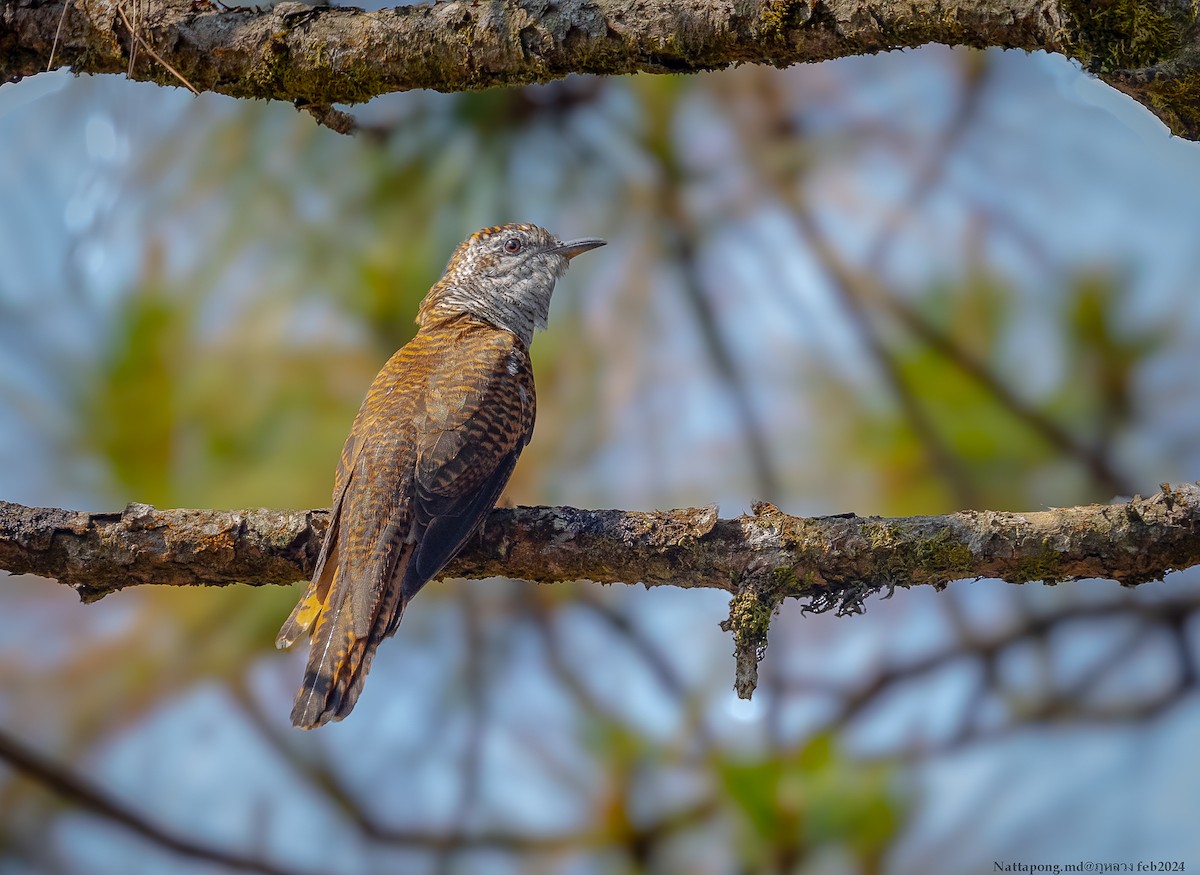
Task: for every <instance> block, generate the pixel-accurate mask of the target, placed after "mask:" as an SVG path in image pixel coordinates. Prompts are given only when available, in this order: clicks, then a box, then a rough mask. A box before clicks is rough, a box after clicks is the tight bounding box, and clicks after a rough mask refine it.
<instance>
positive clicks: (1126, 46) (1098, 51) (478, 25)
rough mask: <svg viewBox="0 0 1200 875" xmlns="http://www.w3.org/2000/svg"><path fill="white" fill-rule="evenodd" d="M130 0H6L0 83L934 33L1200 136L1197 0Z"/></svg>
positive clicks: (626, 67)
mask: <svg viewBox="0 0 1200 875" xmlns="http://www.w3.org/2000/svg"><path fill="white" fill-rule="evenodd" d="M129 2H130V0H0V82H9V81H16V80H18V79H21V78H23V77H25V76H31V75H34V74H35V73H38V72H41V71H43V70H47V69H50V68H52V67H68V68H70V69H72V70H74V71H76V72H80V73H126V72H127V71H129V70H130V68H131V64H130V56H131V54H132V55H133V56H134V63H133V64H132V76H133V78H135V79H148V80H152V81H156V82H160V83H163V84H173V85H177V84H179V83H180V82H181V81H184V82H186V83H187V84H188V85H189V86H190V87H193V88H195V89H198V90H201V91H216V92H220V93H222V94H229V95H232V96H234V97H254V98H271V99H276V100H287V101H291V102H293V103H295V104H296V105H298V106H302V107H304V108H315V109H316V110H317V112H315V113H314V114H315V115H316V116H317V117H318V118H322V117H324V116H325V115H327V108H328V107H329V106H330V105H332V104H334V103H358V102H362V101H366V100H369V99H371V98H372V97H375V96H377V95H379V94H383V93H386V92H391V91H401V90H408V89H413V88H432V89H436V90H439V91H462V90H468V89H476V88H485V87H489V86H494V85H520V84H525V83H530V82H545V81H549V80H551V79H556V78H560V77H562V76H565V75H567V74H569V73H595V74H607V75H613V74H622V73H633V72H651V73H688V72H696V71H699V70H714V69H721V68H725V67H729V66H732V65H736V64H743V63H754V64H770V65H773V66H776V67H786V66H791V65H792V64H797V63H805V62H811V61H821V60H826V59H829V58H837V57H844V56H848V55H859V54H867V53H872V52H878V51H884V50H888V49H898V48H908V47H916V46H920V45H924V44H926V43H942V44H946V45H970V46H978V47H984V46H1001V47H1005V48H1020V49H1025V50H1027V51H1034V50H1038V49H1044V50H1047V51H1052V52H1061V53H1062V54H1065V55H1067V56H1068V57H1071V58H1074V59H1076V60H1078V61H1079V62H1080V63H1081V64H1083V66H1084V67H1085V68H1086V69H1088V70H1090V71H1092V72H1094V73H1096V74H1098V75H1099V76H1100V77H1101V78H1103V79H1104V80H1105V81H1107V82H1109V83H1110V84H1112V85H1114V86H1116V87H1117V88H1120V89H1121V90H1123V91H1125V92H1126V93H1128V94H1130V95H1131V96H1133V97H1134V99H1136V100H1138V101H1139V102H1141V103H1143V104H1144V105H1146V106H1147V107H1149V108H1150V109H1151V110H1152V111H1153V112H1155V113H1156V114H1158V116H1159V117H1160V118H1161V119H1162V120H1163V121H1164V122H1165V123H1166V124H1167V125H1168V126H1169V127H1170V128H1171V130H1172V131H1174V132H1175V133H1177V134H1180V135H1181V136H1186V137H1190V138H1192V139H1197V138H1200V31H1198V28H1197V20H1196V18H1197V17H1196V6H1195V5H1194V4H1193V3H1192V2H1191V0H999V2H997V0H958V2H953V3H951V2H948V0H902V2H901V0H872V2H868V3H863V2H861V0H736V2H734V0H690V2H682V3H681V2H677V0H482V2H481V0H449V2H439V3H434V4H429V5H418V6H401V7H397V8H394V9H384V10H379V11H371V12H367V11H363V10H361V9H354V8H349V7H312V6H305V5H301V4H298V3H282V4H280V5H278V6H277V7H275V8H274V9H272V10H265V11H261V12H260V11H234V12H229V11H219V7H218V5H216V4H215V3H213V2H206V0H139V7H138V8H139V9H140V10H141V13H142V14H140V15H138V16H134V15H132V14H122V13H123V12H127V10H126V4H127V3H129ZM131 8H132V7H131ZM128 22H134V25H133V26H134V27H136V28H137V29H138V30H139V34H138V35H137V36H136V37H135V35H134V34H132V33H131V32H130V26H129V24H128ZM135 44H137V45H138V46H140V47H142V48H143V49H145V50H143V51H134V47H135ZM168 65H169V66H168ZM338 118H339V119H340V120H341V121H344V119H342V118H341V117H340V116H338ZM342 127H344V125H339V129H341V128H342Z"/></svg>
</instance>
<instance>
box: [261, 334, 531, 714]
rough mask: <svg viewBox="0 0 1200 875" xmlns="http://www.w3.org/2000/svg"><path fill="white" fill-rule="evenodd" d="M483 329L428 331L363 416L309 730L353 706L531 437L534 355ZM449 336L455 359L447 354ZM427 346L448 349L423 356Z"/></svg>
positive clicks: (316, 660) (375, 390) (308, 679)
mask: <svg viewBox="0 0 1200 875" xmlns="http://www.w3.org/2000/svg"><path fill="white" fill-rule="evenodd" d="M476 326H477V328H476V329H474V330H471V329H469V328H468V329H466V330H464V329H462V328H461V327H459V328H456V329H455V330H454V331H453V332H452V335H453V336H452V338H450V339H447V338H436V337H422V336H421V335H418V339H417V340H416V341H414V344H415V345H410V347H411V349H410V350H409V351H410V354H409V355H408V357H407V358H406V359H401V356H400V354H398V356H397V357H396V358H394V359H393V361H392V362H389V364H388V366H386V367H385V368H384V370H383V371H381V372H380V375H379V377H377V378H376V381H375V384H374V385H373V386H372V388H371V391H370V392H369V393H368V396H367V400H366V401H365V402H364V403H363V411H372V412H373V413H372V415H371V416H369V417H368V418H366V419H364V420H363V421H362V422H361V423H360V422H359V421H356V424H355V434H356V435H357V445H356V446H355V447H354V448H353V449H352V451H351V454H350V459H351V461H350V464H349V469H348V471H347V472H346V475H345V484H344V486H343V489H342V497H341V503H340V507H339V511H338V519H337V520H336V523H337V526H338V531H337V533H336V534H333V535H327V539H328V538H333V541H332V542H331V543H332V545H333V546H331V547H330V549H329V550H328V551H326V552H327V553H328V557H327V560H326V568H327V569H328V568H329V567H333V571H332V572H329V571H327V570H326V571H324V572H323V576H324V575H330V576H331V579H330V582H329V584H328V585H327V586H328V588H327V590H326V591H325V595H324V598H323V601H322V602H321V604H320V607H319V608H316V609H313V614H314V615H315V616H316V617H317V620H316V629H315V631H314V633H313V642H312V650H311V651H310V654H309V661H308V667H307V670H306V672H305V677H304V685H303V687H302V688H301V691H300V694H299V696H297V699H296V704H295V707H294V708H293V710H292V722H293V723H294V724H296V725H297V726H302V727H305V728H308V727H314V726H320V725H321V724H323V723H326V722H328V721H329V720H336V719H341V718H342V717H344V716H346V715H347V714H349V713H350V710H351V709H352V708H353V707H354V703H355V702H356V701H357V699H358V695H359V693H360V692H361V690H362V685H363V681H364V680H365V678H366V675H367V671H368V669H369V668H370V664H371V659H372V656H373V655H374V652H375V648H376V647H377V646H378V645H379V642H380V641H382V640H383V639H384V638H386V637H387V636H388V635H391V634H392V633H393V632H395V630H396V628H397V626H398V625H399V623H400V618H401V616H402V615H403V612H404V607H405V605H406V604H407V603H408V601H409V599H411V598H412V597H413V596H414V595H415V594H416V593H417V591H418V590H419V589H420V588H421V587H422V586H424V585H425V583H426V582H428V581H429V579H430V578H432V577H433V576H435V575H436V574H437V573H438V572H439V571H441V569H442V568H443V567H444V566H445V564H446V563H447V562H449V561H450V559H452V558H453V557H454V555H455V553H457V552H458V551H459V550H460V549H461V547H462V545H463V543H464V542H465V541H466V540H467V538H469V537H470V536H471V534H472V533H473V532H474V531H475V530H476V529H477V528H478V526H479V525H480V523H481V522H482V521H483V518H484V517H485V516H486V514H487V512H488V511H489V510H491V508H492V506H493V505H494V504H495V502H496V499H497V498H498V497H499V495H500V493H501V491H502V490H503V488H504V484H505V483H506V482H507V481H508V478H509V476H510V475H511V474H512V470H513V467H514V466H515V465H516V461H517V456H518V455H519V454H520V452H521V450H522V449H523V448H524V446H525V444H526V443H527V442H528V440H529V436H530V433H531V432H532V429H533V418H534V404H535V399H534V390H533V374H532V370H531V367H530V363H529V356H528V353H527V352H526V351H525V348H524V347H523V346H522V345H521V344H520V342H519V341H517V340H516V338H515V337H513V336H512V335H510V334H508V333H507V332H500V331H497V330H496V329H494V328H490V327H486V326H483V325H482V324H480V323H476ZM439 342H440V343H441V344H443V345H442V346H440V347H439ZM447 343H452V344H453V354H452V355H446V354H444V353H445V349H446V347H445V344H447ZM423 345H424V346H429V347H432V349H433V351H434V352H437V350H438V349H440V350H441V354H430V355H422V354H421V350H422V348H423ZM406 349H407V348H406ZM401 352H402V353H403V352H404V350H402V351H401ZM399 384H404V385H407V386H409V387H410V388H412V391H411V392H397V393H395V394H394V395H393V393H392V391H391V390H390V389H389V386H390V387H392V388H395V387H396V386H397V385H399ZM362 415H363V412H360V416H362ZM343 461H344V462H345V461H346V456H343ZM332 525H333V523H331V527H332ZM314 586H318V585H317V584H314ZM317 592H318V593H319V586H318V589H317ZM303 604H304V603H303V602H302V603H301V606H299V607H298V608H297V610H298V611H301V610H303ZM286 628H287V627H285V629H286Z"/></svg>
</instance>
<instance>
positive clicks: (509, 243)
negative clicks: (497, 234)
mask: <svg viewBox="0 0 1200 875" xmlns="http://www.w3.org/2000/svg"><path fill="white" fill-rule="evenodd" d="M504 251H505V252H507V253H508V254H509V255H516V254H517V253H518V252H520V251H521V240H520V238H518V237H509V238H508V239H507V240H505V241H504Z"/></svg>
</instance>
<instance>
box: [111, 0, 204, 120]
mask: <svg viewBox="0 0 1200 875" xmlns="http://www.w3.org/2000/svg"><path fill="white" fill-rule="evenodd" d="M117 14H118V15H119V16H121V21H122V22H124V23H125V27H126V28H127V29H128V30H129V35H130V36H131V37H132V38H133V40H134V41H135V42H136V43H141V45H142V48H144V49H145V50H146V54H148V55H149V56H150V57H152V58H153V59H154V60H156V61H158V63H160V64H162V65H163V67H165V68H166V69H167V71H168V72H170V73H171V75H172V76H174V77H175V78H176V79H178V80H179V81H180V82H182V83H183V86H184V87H185V88H186V89H187V90H188V91H190V92H192V94H195V95H196V96H197V97H199V96H200V92H199V90H198V89H197V88H196V87H195V86H194V85H192V83H191V82H189V81H187V79H185V78H183V74H182V73H180V72H179V71H178V70H176V69H175V68H174V67H172V66H171V65H170V64H168V63H167V62H166V61H164V60H163V58H162V56H161V55H159V53H158V52H156V51H154V49H152V48H150V44H149V43H148V42H146V41H145V40H144V39H143V38H142V35H141V34H140V33H138V32H137V30H135V29H134V27H133V25H131V24H130V23H129V19H128V18H126V17H125V10H124V9H123V8H122V6H121V4H120V3H118V4H117ZM135 51H136V49H135V48H133V47H131V48H130V50H129V68H130V72H129V75H130V76H131V77H132V76H133V56H134V52H135Z"/></svg>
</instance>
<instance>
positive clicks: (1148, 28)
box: [1063, 0, 1196, 73]
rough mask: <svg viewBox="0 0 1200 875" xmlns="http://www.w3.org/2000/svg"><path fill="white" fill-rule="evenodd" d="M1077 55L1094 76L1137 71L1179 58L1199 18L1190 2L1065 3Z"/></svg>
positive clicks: (1096, 0)
mask: <svg viewBox="0 0 1200 875" xmlns="http://www.w3.org/2000/svg"><path fill="white" fill-rule="evenodd" d="M1063 9H1064V11H1065V12H1066V13H1067V14H1068V15H1069V16H1070V18H1071V20H1072V21H1073V22H1074V25H1075V27H1074V31H1075V32H1074V37H1075V42H1076V45H1077V49H1076V54H1077V56H1078V58H1079V60H1080V62H1081V63H1083V65H1084V66H1085V67H1087V69H1088V70H1090V71H1091V72H1093V73H1108V72H1112V71H1114V70H1136V69H1140V68H1143V67H1149V66H1152V65H1154V64H1157V63H1159V62H1161V61H1164V60H1168V59H1170V58H1173V57H1175V56H1176V55H1178V54H1179V52H1180V50H1181V49H1182V47H1183V42H1184V38H1185V35H1186V33H1187V32H1188V30H1189V29H1190V28H1191V26H1192V24H1193V23H1194V22H1195V20H1196V10H1195V8H1194V7H1193V5H1192V3H1191V2H1190V0H1064V3H1063Z"/></svg>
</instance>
